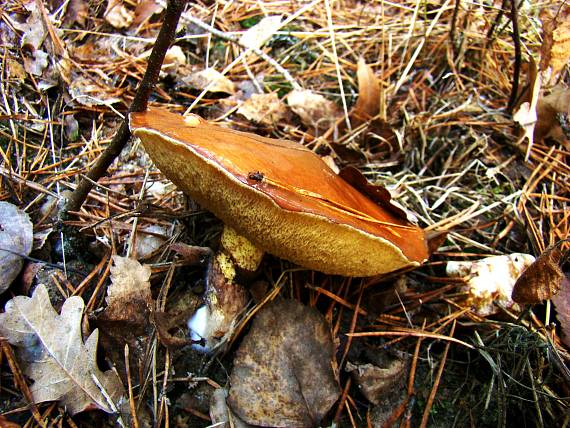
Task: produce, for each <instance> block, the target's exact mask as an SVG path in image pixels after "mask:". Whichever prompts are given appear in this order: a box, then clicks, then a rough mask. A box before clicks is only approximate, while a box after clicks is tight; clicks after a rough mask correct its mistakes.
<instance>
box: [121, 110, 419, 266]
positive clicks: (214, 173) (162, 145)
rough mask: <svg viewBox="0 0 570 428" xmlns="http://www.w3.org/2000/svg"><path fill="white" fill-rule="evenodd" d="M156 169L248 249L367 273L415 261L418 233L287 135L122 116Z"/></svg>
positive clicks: (162, 115) (161, 114)
mask: <svg viewBox="0 0 570 428" xmlns="http://www.w3.org/2000/svg"><path fill="white" fill-rule="evenodd" d="M130 127H131V131H132V133H133V134H134V135H135V136H137V137H139V138H140V139H141V141H142V143H143V145H144V147H145V149H146V151H147V152H148V153H149V155H150V157H151V158H152V159H153V161H154V162H155V164H156V165H157V166H158V168H159V169H160V170H161V171H162V172H163V173H164V174H165V175H166V176H167V177H168V178H169V179H170V180H172V182H174V184H176V185H177V186H178V187H179V188H180V189H182V190H183V191H184V192H185V193H186V194H188V195H189V196H191V197H192V198H193V199H195V200H196V201H197V202H198V203H199V204H200V205H202V206H203V207H205V208H206V209H208V210H209V211H211V212H212V213H214V214H215V215H216V216H217V217H218V218H220V219H221V220H222V221H223V222H224V223H225V224H227V225H229V226H231V227H232V228H233V229H235V230H236V231H237V232H238V233H239V234H240V235H243V236H244V237H246V238H247V239H248V240H249V241H251V242H252V243H253V244H254V245H255V246H256V247H258V248H260V249H262V250H263V251H266V252H268V253H270V254H273V255H275V256H278V257H281V258H284V259H287V260H290V261H292V262H294V263H296V264H298V265H301V266H304V267H307V268H309V269H313V270H318V271H321V272H324V273H327V274H338V275H344V276H373V275H378V274H383V273H388V272H393V271H396V270H399V269H404V268H410V267H415V266H419V265H420V264H421V263H422V262H424V261H425V260H426V259H427V256H428V250H427V245H426V239H425V236H424V232H423V231H422V230H421V229H420V228H419V227H417V226H415V225H413V224H412V223H410V222H409V221H408V220H407V219H406V218H403V216H399V215H397V214H395V211H394V210H393V209H391V208H390V206H389V203H387V204H384V206H381V205H378V204H377V203H376V202H374V201H373V200H372V199H370V198H369V197H367V196H366V195H364V194H362V193H361V192H359V191H358V190H356V189H355V188H354V187H353V186H351V185H350V184H349V183H348V182H347V181H345V180H344V179H343V178H341V177H340V176H338V175H337V174H335V173H334V172H333V171H332V170H331V169H330V168H329V167H328V166H327V165H326V164H325V163H324V162H323V161H322V160H321V159H320V158H319V157H318V156H317V155H316V154H314V153H313V152H312V151H310V150H309V149H307V148H305V147H304V146H302V145H300V144H298V143H294V142H292V141H286V140H277V139H271V138H264V137H261V136H258V135H255V134H250V133H244V132H239V131H235V130H231V129H226V128H222V127H220V126H216V125H212V124H209V123H208V122H207V121H205V120H204V119H202V118H200V117H198V116H196V115H190V116H187V117H185V118H184V117H182V116H180V115H176V114H173V113H170V112H167V111H164V110H160V109H152V110H147V111H146V112H142V113H131V114H130Z"/></svg>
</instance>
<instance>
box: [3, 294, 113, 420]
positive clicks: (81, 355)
mask: <svg viewBox="0 0 570 428" xmlns="http://www.w3.org/2000/svg"><path fill="white" fill-rule="evenodd" d="M83 307H84V304H83V300H82V299H81V297H79V296H74V297H70V298H69V299H67V300H66V301H65V303H64V304H63V307H62V309H61V315H58V314H57V312H56V311H55V310H54V309H53V307H52V305H51V302H50V300H49V296H48V292H47V289H46V288H45V287H44V286H43V285H39V286H38V287H37V288H36V290H35V291H34V294H33V295H32V297H31V298H30V297H26V296H17V297H14V298H13V299H12V300H10V301H8V303H6V307H5V312H4V313H2V314H0V335H1V336H3V337H5V338H6V340H7V341H8V342H9V343H10V344H12V345H13V346H16V347H17V348H18V349H17V350H18V357H19V362H20V364H21V365H22V367H23V370H24V372H25V374H26V375H27V376H29V377H30V378H31V379H33V380H34V383H33V385H32V386H31V387H30V391H31V393H32V396H33V398H34V401H35V402H36V403H42V402H44V401H56V400H59V401H61V403H62V404H63V405H65V406H66V408H67V410H68V411H69V412H70V413H71V414H72V415H73V414H75V413H78V412H82V411H84V410H91V409H101V410H104V411H105V412H108V413H115V412H117V411H118V409H120V408H121V407H122V404H123V400H124V390H123V386H122V384H121V381H120V380H119V377H118V376H117V373H116V372H115V371H114V370H108V371H106V372H101V371H100V370H99V368H98V367H97V362H96V360H97V358H96V353H97V340H98V336H99V335H98V331H97V330H95V331H94V332H93V333H92V334H91V335H90V336H89V337H88V338H87V340H86V341H85V343H84V342H83V340H82V338H81V318H82V315H83Z"/></svg>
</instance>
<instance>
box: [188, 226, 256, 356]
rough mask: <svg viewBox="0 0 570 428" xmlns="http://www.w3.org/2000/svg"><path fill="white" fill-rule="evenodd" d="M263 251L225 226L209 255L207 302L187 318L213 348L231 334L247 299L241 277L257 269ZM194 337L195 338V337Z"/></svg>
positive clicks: (207, 345) (194, 330)
mask: <svg viewBox="0 0 570 428" xmlns="http://www.w3.org/2000/svg"><path fill="white" fill-rule="evenodd" d="M262 258H263V251H261V250H260V249H258V248H257V247H255V245H253V244H252V243H251V242H250V241H248V240H247V239H246V238H244V237H243V236H241V235H239V234H238V233H237V232H236V231H235V230H234V229H232V228H230V227H228V226H224V231H223V232H222V237H221V240H220V249H219V250H218V252H217V253H216V254H215V255H214V256H213V257H212V258H211V260H210V263H209V264H208V271H207V275H206V294H205V296H204V301H205V303H206V305H205V306H204V307H203V308H200V309H199V310H198V311H197V312H196V314H195V315H194V316H193V317H192V318H191V319H190V321H189V322H188V323H189V326H190V329H191V330H192V331H193V333H194V334H195V335H196V336H199V337H200V338H201V339H204V340H205V341H206V346H205V348H206V349H207V350H208V349H212V348H213V347H218V346H220V345H221V344H223V343H226V341H227V339H229V338H230V337H231V335H232V333H233V329H234V326H235V324H236V320H237V318H238V316H239V315H240V314H241V313H242V312H243V310H244V309H245V307H246V306H247V302H248V300H249V296H248V292H247V290H246V289H245V288H244V286H243V285H242V284H241V280H244V279H246V278H251V277H252V276H253V275H254V274H255V272H256V271H257V269H258V267H259V264H260V263H261V259H262ZM196 338H197V337H196Z"/></svg>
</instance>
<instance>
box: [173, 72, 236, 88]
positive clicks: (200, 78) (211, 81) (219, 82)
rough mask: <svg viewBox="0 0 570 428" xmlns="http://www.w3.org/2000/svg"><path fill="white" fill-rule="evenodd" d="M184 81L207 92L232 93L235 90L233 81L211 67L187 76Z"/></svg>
mask: <svg viewBox="0 0 570 428" xmlns="http://www.w3.org/2000/svg"><path fill="white" fill-rule="evenodd" d="M184 80H185V83H186V84H188V85H191V86H194V88H196V89H198V90H200V91H204V90H207V91H208V92H223V93H225V94H234V93H235V91H236V88H235V85H234V83H233V82H232V81H231V80H230V79H228V78H227V77H226V76H224V75H223V74H222V73H220V72H219V71H217V70H214V69H213V68H205V69H204V70H200V71H197V72H195V73H192V74H191V75H189V76H187V77H186V78H185V79H184Z"/></svg>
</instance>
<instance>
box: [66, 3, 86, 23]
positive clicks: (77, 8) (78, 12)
mask: <svg viewBox="0 0 570 428" xmlns="http://www.w3.org/2000/svg"><path fill="white" fill-rule="evenodd" d="M88 17H89V4H88V3H87V1H86V0H70V1H69V4H68V5H67V9H66V11H65V21H66V22H67V23H70V24H73V23H78V24H79V25H81V26H82V27H84V26H85V21H86V20H87V18H88Z"/></svg>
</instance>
